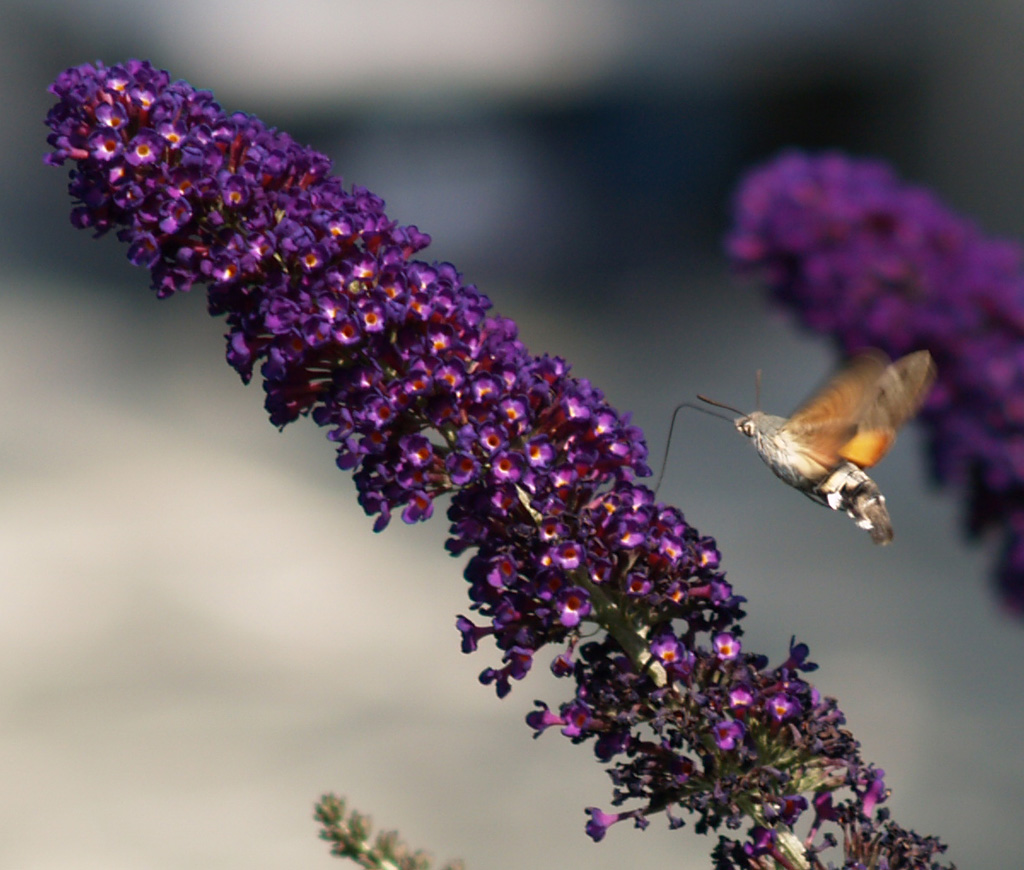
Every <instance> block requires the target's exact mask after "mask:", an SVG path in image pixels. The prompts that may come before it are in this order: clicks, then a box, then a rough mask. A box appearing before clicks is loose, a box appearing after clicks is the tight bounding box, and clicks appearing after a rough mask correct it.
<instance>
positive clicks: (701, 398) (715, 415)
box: [676, 393, 746, 423]
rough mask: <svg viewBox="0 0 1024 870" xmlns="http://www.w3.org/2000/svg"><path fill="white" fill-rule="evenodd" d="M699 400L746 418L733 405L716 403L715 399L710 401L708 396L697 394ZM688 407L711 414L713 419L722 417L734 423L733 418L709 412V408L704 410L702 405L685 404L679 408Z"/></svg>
mask: <svg viewBox="0 0 1024 870" xmlns="http://www.w3.org/2000/svg"><path fill="white" fill-rule="evenodd" d="M697 398H698V399H700V400H701V401H702V402H707V403H708V404H709V405H714V406H715V407H716V408H725V410H726V411H732V412H733V413H734V414H739V415H740V416H741V417H745V416H746V414H745V413H744V412H743V411H741V410H740V409H739V408H734V407H733V406H732V405H726V404H725V403H724V402H716V401H715V400H714V399H709V398H708V397H707V396H702V395H701V394H700V393H697ZM686 407H690V408H693V409H694V410H697V411H702V412H703V413H705V414H710V415H711V416H712V417H721V418H722V419H723V420H728V421H729V422H730V423H731V422H732V418H731V417H726V416H725V414H716V413H715V412H714V411H709V410H708V409H707V408H702V407H701V406H700V405H687V404H686V403H685V402H684V403H683V404H682V405H680V406H679V408H686ZM679 408H676V410H677V411H678V410H679Z"/></svg>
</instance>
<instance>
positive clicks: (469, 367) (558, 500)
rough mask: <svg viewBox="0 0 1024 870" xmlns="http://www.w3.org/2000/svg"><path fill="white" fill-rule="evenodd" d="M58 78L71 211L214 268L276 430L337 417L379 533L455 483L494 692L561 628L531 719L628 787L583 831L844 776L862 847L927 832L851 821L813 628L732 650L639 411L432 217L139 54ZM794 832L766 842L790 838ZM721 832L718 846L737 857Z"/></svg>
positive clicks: (911, 839) (200, 270)
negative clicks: (454, 251) (538, 349)
mask: <svg viewBox="0 0 1024 870" xmlns="http://www.w3.org/2000/svg"><path fill="white" fill-rule="evenodd" d="M51 90H52V92H53V93H54V94H55V95H56V96H57V97H58V98H59V99H58V103H57V104H56V105H55V106H54V107H53V108H52V109H51V111H50V113H49V115H48V118H47V123H48V124H49V126H50V128H51V134H50V136H49V138H48V141H49V143H50V145H51V147H52V148H53V151H52V152H51V154H50V155H49V157H48V162H49V163H51V164H53V165H60V164H63V163H64V162H65V161H69V160H70V161H72V162H73V163H74V164H75V167H74V170H73V172H72V176H71V183H70V186H69V189H70V192H71V194H72V196H73V197H74V199H75V200H76V205H75V207H74V211H73V213H72V221H73V223H74V225H75V226H78V227H81V228H86V227H88V228H90V229H92V230H93V231H94V232H96V233H97V234H98V235H103V234H104V233H107V232H109V231H111V230H116V232H117V236H118V238H119V239H120V240H121V241H124V242H125V243H127V245H128V250H129V256H130V258H131V260H132V262H135V263H137V264H139V265H143V266H145V267H147V268H149V269H150V273H151V279H152V286H153V289H154V290H155V292H156V293H157V295H158V296H159V297H167V296H171V295H173V294H175V293H178V292H183V291H188V290H190V289H191V288H192V287H194V286H196V285H205V286H206V287H207V292H208V303H209V309H210V311H211V313H212V314H214V315H217V316H223V317H224V318H225V322H226V326H227V335H226V341H227V350H226V356H227V359H228V362H229V363H230V364H231V365H232V366H233V367H234V368H235V369H236V370H237V371H238V372H239V374H240V376H241V377H242V378H243V380H245V381H248V380H250V379H251V378H252V376H253V375H254V374H255V373H257V371H258V373H259V375H260V376H261V378H262V380H263V386H264V391H265V394H266V399H265V404H266V408H267V411H268V413H269V416H270V419H271V421H272V423H274V425H277V426H285V425H287V424H288V423H290V422H292V421H294V420H296V419H298V418H299V417H301V416H310V417H312V419H313V420H314V422H316V423H317V424H318V425H320V426H323V427H324V428H325V430H326V432H327V437H328V439H329V440H330V441H331V442H332V443H333V444H334V445H335V448H336V450H337V458H336V463H337V465H338V466H339V468H341V469H344V470H350V471H352V472H353V476H354V480H355V484H356V488H357V491H358V498H359V503H360V504H361V505H362V507H363V508H364V510H365V511H366V512H367V513H368V514H369V515H371V516H373V517H375V522H374V530H375V531H380V530H382V529H383V528H384V527H386V526H387V524H388V522H389V521H390V518H391V517H392V515H394V514H396V513H397V514H398V515H400V516H401V518H402V519H403V521H405V522H408V523H412V522H419V521H422V520H425V519H427V518H428V517H429V516H430V515H431V514H432V512H433V508H434V505H435V504H436V502H437V499H438V498H440V497H447V499H448V503H449V505H450V506H449V508H448V519H449V522H450V534H449V538H448V541H447V543H446V547H447V549H448V550H449V552H451V553H452V554H453V555H462V554H464V553H468V554H469V558H468V561H467V563H466V567H465V570H464V577H465V580H466V583H467V592H468V596H469V599H470V605H469V613H470V614H471V616H466V615H464V616H459V617H458V619H457V622H456V628H457V630H458V632H459V634H460V636H461V642H462V648H463V650H464V651H465V652H473V651H476V650H477V649H478V647H479V645H480V643H479V642H480V641H481V640H482V639H483V638H485V637H490V638H492V639H493V643H494V646H495V647H496V648H497V650H498V653H499V654H500V658H501V662H500V664H499V665H498V666H496V667H487V668H485V669H484V670H483V671H482V672H481V674H480V681H481V682H482V683H483V684H485V685H493V686H494V690H495V692H496V693H497V694H498V696H499V697H504V696H506V695H507V694H508V693H509V692H510V691H511V689H512V685H513V683H514V682H515V681H519V680H522V679H523V678H524V677H525V676H526V674H527V673H528V672H529V671H530V670H531V669H532V667H533V662H534V660H535V658H536V656H537V655H538V654H539V653H540V652H541V651H542V650H545V649H546V648H549V647H550V648H551V649H552V650H553V654H552V659H553V660H552V666H551V667H552V672H553V673H554V674H555V675H556V676H557V677H560V678H562V679H565V680H568V681H571V685H572V686H573V690H572V692H571V695H572V696H571V697H569V698H568V700H566V701H565V702H564V703H563V704H561V705H560V706H559V708H558V709H557V710H556V709H553V708H549V707H548V706H547V705H544V704H540V705H538V708H537V709H536V710H534V711H533V712H532V713H531V714H530V715H529V716H528V717H527V722H528V724H529V725H530V727H531V728H533V729H534V731H535V733H537V734H539V733H541V732H542V731H545V730H548V729H550V727H551V726H552V725H559V726H561V727H560V729H559V730H560V731H561V732H562V733H563V734H564V735H565V736H566V737H568V738H569V739H571V740H572V741H573V742H575V743H584V742H588V741H593V748H594V754H595V757H596V758H597V759H598V761H599V762H600V763H602V764H604V765H606V766H607V767H608V769H609V773H610V775H611V779H612V783H613V794H612V801H613V803H614V804H615V805H616V806H619V805H622V804H624V803H626V802H630V803H632V804H633V807H632V808H631V809H628V810H622V811H620V812H616V813H605V812H603V811H601V810H598V809H596V808H590V809H589V810H587V813H588V816H589V821H588V823H587V832H588V833H589V834H590V836H591V837H592V838H593V839H595V840H600V839H601V838H603V837H604V836H605V833H606V832H607V830H608V828H609V827H610V826H611V825H612V824H615V823H616V822H618V821H621V820H624V819H632V820H633V822H634V824H635V825H636V826H637V827H639V828H643V827H646V825H647V824H648V817H649V816H650V815H652V814H655V813H658V812H661V811H666V813H667V817H668V819H669V825H670V826H671V827H678V826H679V825H681V824H682V819H681V818H680V817H678V816H676V815H674V814H673V813H672V812H670V811H671V810H675V809H682V810H687V811H689V812H690V813H693V814H695V815H696V816H697V817H698V823H697V824H698V827H699V829H700V830H704V831H706V830H711V829H717V828H719V827H720V826H721V825H722V824H725V825H726V827H727V828H728V829H729V830H735V829H737V828H738V827H740V826H741V819H740V812H741V811H740V807H746V808H749V810H750V812H751V813H752V814H754V815H757V816H766V814H767V813H768V812H769V810H770V811H772V812H774V813H775V815H776V817H777V818H778V819H779V820H780V821H779V824H780V825H783V824H784V825H789V826H792V825H795V824H796V823H797V822H798V821H799V817H800V816H801V814H802V813H803V812H804V811H805V810H806V808H807V804H806V802H805V803H803V804H801V803H800V801H799V800H798V799H797V796H795V795H794V784H795V783H799V784H800V787H801V789H802V790H804V791H806V792H816V791H817V792H829V791H832V790H835V789H837V788H839V787H840V786H844V787H845V788H847V789H848V790H849V791H850V792H851V793H852V797H851V798H850V799H849V800H848V801H846V802H844V803H837V804H836V805H835V806H836V809H835V818H834V820H833V819H826V818H825V817H824V816H823V815H822V814H821V813H820V811H819V812H817V814H816V820H815V823H816V824H817V823H819V822H824V821H828V822H830V823H832V822H833V821H834V823H835V824H836V825H837V826H838V827H839V828H840V830H842V831H843V833H844V837H845V838H846V841H845V847H846V848H847V851H848V853H849V854H854V853H855V850H856V849H858V848H860V847H861V846H862V845H863V844H864V843H865V842H875V840H872V839H871V838H872V837H874V836H875V835H876V833H877V832H878V831H881V830H882V828H881V827H879V826H881V825H885V826H887V827H885V828H884V832H885V834H886V836H888V837H889V840H886V842H887V843H888V842H890V841H891V842H893V843H896V844H898V848H899V849H900V850H902V851H900V853H899V857H900V858H901V859H902V858H903V857H904V856H905V855H908V854H913V855H924V856H931V855H934V854H937V853H939V852H941V850H942V848H943V847H942V846H941V844H939V843H938V842H937V841H932V840H930V839H928V838H919V837H917V836H916V835H913V834H912V833H907V832H904V831H902V829H896V828H895V827H894V826H893V825H892V823H890V822H888V820H887V818H886V819H882V818H881V816H880V813H881V810H878V811H876V812H875V818H874V819H866V814H865V813H864V812H862V810H863V808H864V807H865V806H869V807H870V808H873V807H874V802H877V800H878V799H879V798H878V797H877V796H875V795H874V792H873V791H872V787H871V785H870V783H869V779H870V771H871V768H870V767H868V766H867V765H865V764H864V763H863V762H862V761H861V759H860V754H859V746H858V744H857V743H856V741H855V740H853V738H852V736H851V735H850V734H849V732H847V731H845V730H844V729H843V728H842V725H843V724H844V723H843V717H842V714H841V713H840V712H839V710H838V708H837V706H836V704H835V702H834V701H833V700H832V699H828V698H826V699H822V698H821V697H820V696H819V694H818V693H817V692H816V691H815V689H814V688H813V687H812V686H810V685H809V684H807V683H806V682H805V681H804V680H803V679H802V676H801V674H802V672H803V671H806V670H809V669H810V668H809V666H804V665H803V663H804V660H805V659H806V655H807V651H806V648H801V647H800V646H796V647H794V646H793V645H792V643H791V646H790V651H789V658H788V659H787V661H786V663H785V666H784V667H781V668H771V667H769V664H768V660H767V658H766V657H765V656H761V655H756V654H753V653H749V652H744V651H743V650H742V648H741V645H740V637H741V635H742V625H741V619H742V616H743V615H744V614H743V610H742V605H743V603H744V599H743V598H742V596H740V595H737V594H736V593H735V592H734V590H733V588H732V586H731V584H730V583H729V581H728V580H727V579H726V577H725V575H724V574H723V573H721V572H720V571H719V570H718V568H719V564H720V561H721V554H720V553H719V551H718V549H717V547H716V545H715V542H714V540H713V539H712V538H709V537H706V536H702V535H700V534H699V532H698V531H697V530H696V529H694V528H693V526H692V525H690V524H689V523H688V522H687V520H686V519H685V518H684V516H683V514H682V513H681V512H680V511H679V510H677V509H676V508H673V507H671V506H668V505H665V504H662V503H660V502H656V501H655V497H654V494H653V493H652V492H651V491H650V489H648V488H647V487H644V486H642V485H640V484H639V483H637V480H638V479H639V478H642V477H645V476H647V475H649V473H650V470H649V468H648V467H647V464H646V460H647V447H646V444H645V443H644V440H643V437H642V433H641V432H640V430H639V429H638V428H637V427H635V426H633V425H631V424H630V422H629V417H628V415H626V414H619V413H618V412H617V411H615V409H613V408H612V407H611V406H610V405H609V404H608V402H607V401H606V400H605V397H604V394H603V393H602V392H601V391H600V390H599V389H597V388H596V387H595V386H594V385H593V384H591V383H590V382H589V381H588V380H586V379H585V378H577V377H575V376H574V375H572V374H571V372H570V368H569V365H568V363H566V362H565V361H564V360H562V359H560V358H558V357H550V356H539V357H538V356H533V355H532V354H530V353H529V351H528V350H527V349H526V348H525V346H524V345H523V344H522V342H520V340H519V338H518V334H517V330H516V326H515V324H514V323H513V322H512V321H510V320H508V319H506V318H503V317H500V316H498V315H497V314H495V313H494V312H493V311H492V310H491V303H490V300H488V299H487V297H486V296H484V295H483V294H481V293H479V292H478V291H477V290H476V288H474V287H473V286H471V285H468V284H466V283H465V282H464V281H463V279H462V276H461V275H460V274H459V273H458V271H457V270H456V269H455V268H454V267H453V266H452V265H451V264H448V263H426V262H423V261H420V260H416V259H414V255H415V254H416V253H417V252H418V251H420V250H422V249H423V248H424V247H426V246H427V244H428V242H429V238H428V237H427V236H425V235H424V234H423V233H421V232H420V231H419V230H417V229H416V228H415V227H411V226H410V227H403V226H400V225H398V224H397V223H395V222H394V221H393V220H391V219H390V218H388V216H387V215H386V214H385V212H384V204H383V202H382V201H381V200H380V199H379V198H378V197H376V196H374V195H373V194H372V193H371V192H369V191H367V190H365V189H363V188H359V187H353V188H351V189H346V188H345V187H344V186H343V184H342V183H341V181H340V179H338V178H337V177H335V176H332V175H331V174H330V163H329V161H328V160H327V158H326V157H324V156H323V155H321V154H318V153H317V152H315V151H313V150H312V149H309V148H303V147H301V146H299V145H298V144H297V143H295V142H294V141H293V140H292V139H291V138H290V137H288V136H287V135H285V134H283V133H280V132H278V131H276V130H272V129H269V128H267V127H266V126H265V125H264V124H263V123H262V122H260V121H259V120H258V119H257V118H254V117H252V116H249V115H243V114H240V113H236V114H227V113H225V112H224V111H223V110H222V109H221V108H220V106H218V105H217V103H215V102H214V100H213V98H212V95H211V94H209V93H208V92H205V91H198V90H195V89H194V88H192V87H190V86H189V85H187V84H186V83H184V82H172V81H171V80H170V76H169V75H168V74H167V73H166V72H163V71H159V70H156V69H154V68H153V67H152V66H150V65H149V64H148V63H144V62H140V61H130V62H128V63H126V64H124V65H121V66H116V67H112V68H107V67H105V66H103V65H102V64H98V65H95V66H94V65H91V64H86V65H83V66H81V67H77V68H73V69H69V70H67V71H65V72H64V73H63V74H62V75H61V76H60V77H59V78H58V79H57V81H56V82H55V83H54V85H53V86H52V88H51ZM815 807H816V811H817V810H818V807H817V804H816V805H815ZM851 819H853V820H855V822H856V825H854V824H853V823H852V822H851V821H850V820H851ZM784 834H785V832H776V831H774V830H773V832H772V833H771V834H770V835H765V836H766V837H767V838H768V839H767V840H765V842H767V841H768V840H773V841H774V842H775V843H776V845H775V847H774V848H775V849H776V850H782V849H783V847H784V845H785V844H784V841H785V840H786V837H785V836H784ZM827 836H831V834H829V835H827ZM758 839H764V837H762V836H761V835H760V834H758V835H757V836H756V837H755V839H754V842H755V843H756V842H758ZM825 842H827V837H823V843H825ZM879 842H880V841H879ZM723 843H727V844H730V845H728V848H726V846H722V847H721V854H722V856H723V858H722V861H723V862H725V861H726V860H727V855H729V854H735V853H737V850H738V853H739V854H742V853H743V844H742V843H740V842H739V841H735V840H729V839H728V838H723ZM886 848H887V849H888V848H889V847H888V846H886ZM730 850H732V851H730ZM850 850H854V851H850ZM773 854H774V851H773ZM886 854H887V855H888V853H886ZM886 860H888V858H887V859H886ZM890 863H892V862H890ZM720 866H721V867H723V868H725V867H727V866H729V865H728V864H727V863H721V864H720ZM892 866H899V865H898V864H892ZM907 866H910V865H907ZM922 866H923V865H922Z"/></svg>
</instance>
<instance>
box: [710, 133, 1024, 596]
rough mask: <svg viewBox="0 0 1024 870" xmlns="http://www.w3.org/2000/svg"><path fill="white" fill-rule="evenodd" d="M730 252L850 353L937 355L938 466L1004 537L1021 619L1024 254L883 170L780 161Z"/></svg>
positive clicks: (802, 158) (845, 162)
mask: <svg viewBox="0 0 1024 870" xmlns="http://www.w3.org/2000/svg"><path fill="white" fill-rule="evenodd" d="M727 245H728V249H729V253H730V254H731V256H732V258H733V261H734V262H735V264H736V266H737V267H738V268H739V269H740V270H741V271H743V272H748V273H753V274H756V275H757V276H759V277H760V279H761V280H762V281H764V283H765V284H766V285H767V287H768V289H769V290H770V292H771V293H772V295H773V296H774V297H775V298H776V299H777V300H779V301H780V302H782V303H783V304H785V305H787V306H788V307H790V308H792V309H793V310H794V311H795V312H796V313H797V315H798V316H799V318H800V319H801V321H802V322H803V323H804V324H805V325H806V326H809V327H810V328H811V329H814V330H816V331H818V332H823V333H826V334H829V335H832V336H833V337H834V338H835V339H836V340H837V341H838V343H839V344H840V346H841V347H842V349H843V351H844V352H845V353H847V354H849V353H851V352H853V351H857V350H860V349H863V348H865V347H877V348H880V349H882V350H883V351H885V352H886V353H888V354H889V355H890V356H893V357H897V356H901V355H903V354H905V353H907V352H908V351H911V350H915V349H921V348H927V349H928V350H930V351H931V354H932V356H933V357H934V358H935V361H936V364H937V366H938V380H937V382H936V386H935V388H934V389H933V390H932V393H931V394H930V397H929V399H928V401H927V404H926V406H925V408H924V410H923V412H922V415H921V416H922V419H923V420H924V422H925V424H926V425H927V427H928V436H929V449H930V455H931V466H932V470H933V472H934V474H935V476H936V477H937V478H938V479H939V480H940V481H942V482H943V483H946V484H950V485H953V486H956V487H958V488H959V489H961V490H963V491H964V492H965V493H966V497H967V507H968V510H967V525H968V528H969V530H970V531H971V532H972V533H974V534H980V533H981V532H983V531H985V530H987V529H990V528H993V529H999V530H1000V532H1001V534H1002V537H1003V540H1004V545H1003V551H1002V557H1001V560H1000V563H999V566H998V568H997V572H996V573H997V579H998V584H999V588H1000V591H1001V594H1002V597H1003V601H1004V603H1005V605H1006V606H1007V607H1008V608H1009V609H1011V610H1012V611H1014V612H1016V613H1018V614H1024V557H1022V555H1021V554H1022V553H1024V543H1022V542H1024V450H1022V449H1021V444H1022V443H1024V253H1022V248H1021V246H1020V245H1019V244H1017V243H1013V242H1006V241H1000V240H996V239H991V238H988V237H986V236H985V235H983V234H982V232H981V231H980V230H979V229H978V227H977V226H976V225H975V224H974V223H973V222H972V221H970V220H969V219H967V218H964V217H961V216H960V215H957V214H956V213H954V212H953V211H952V210H951V209H949V208H948V207H946V206H945V205H943V204H942V203H941V202H940V201H939V200H938V199H937V198H936V197H935V196H934V195H933V194H932V193H930V192H929V191H927V190H925V189H924V188H921V187H916V186H914V185H911V184H908V183H906V182H904V181H901V180H900V179H899V178H898V177H897V176H896V175H895V173H894V172H893V171H892V170H891V169H890V168H889V167H888V166H886V165H885V164H883V163H881V162H878V161H873V160H857V159H853V158H849V157H846V156H844V155H842V154H823V155H817V156H815V155H808V154H803V153H787V154H783V155H782V156H780V157H779V158H777V159H776V160H773V161H772V162H770V163H768V164H766V165H765V166H763V167H760V168H758V169H756V170H754V171H753V172H751V173H750V174H749V175H748V176H747V178H746V179H745V180H744V181H743V183H742V184H741V185H740V188H739V191H738V193H737V195H736V205H735V218H734V226H733V229H732V231H731V233H730V235H729V238H728V243H727Z"/></svg>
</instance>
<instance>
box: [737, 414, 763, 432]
mask: <svg viewBox="0 0 1024 870" xmlns="http://www.w3.org/2000/svg"><path fill="white" fill-rule="evenodd" d="M760 413H761V412H760V411H754V413H753V414H747V415H746V416H744V417H737V418H736V419H735V420H734V421H733V424H734V425H735V426H736V431H737V432H740V433H741V434H743V435H746V436H747V437H748V438H753V437H754V433H755V432H756V431H757V420H755V419H754V418H755V416H756V415H759V414H760Z"/></svg>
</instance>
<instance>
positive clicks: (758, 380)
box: [754, 369, 761, 411]
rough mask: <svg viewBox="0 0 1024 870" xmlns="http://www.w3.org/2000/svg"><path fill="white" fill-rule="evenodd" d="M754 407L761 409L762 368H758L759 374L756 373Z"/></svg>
mask: <svg viewBox="0 0 1024 870" xmlns="http://www.w3.org/2000/svg"><path fill="white" fill-rule="evenodd" d="M754 407H755V408H757V410H758V411H760V410H761V370H760V369H758V370H757V374H756V375H754Z"/></svg>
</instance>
